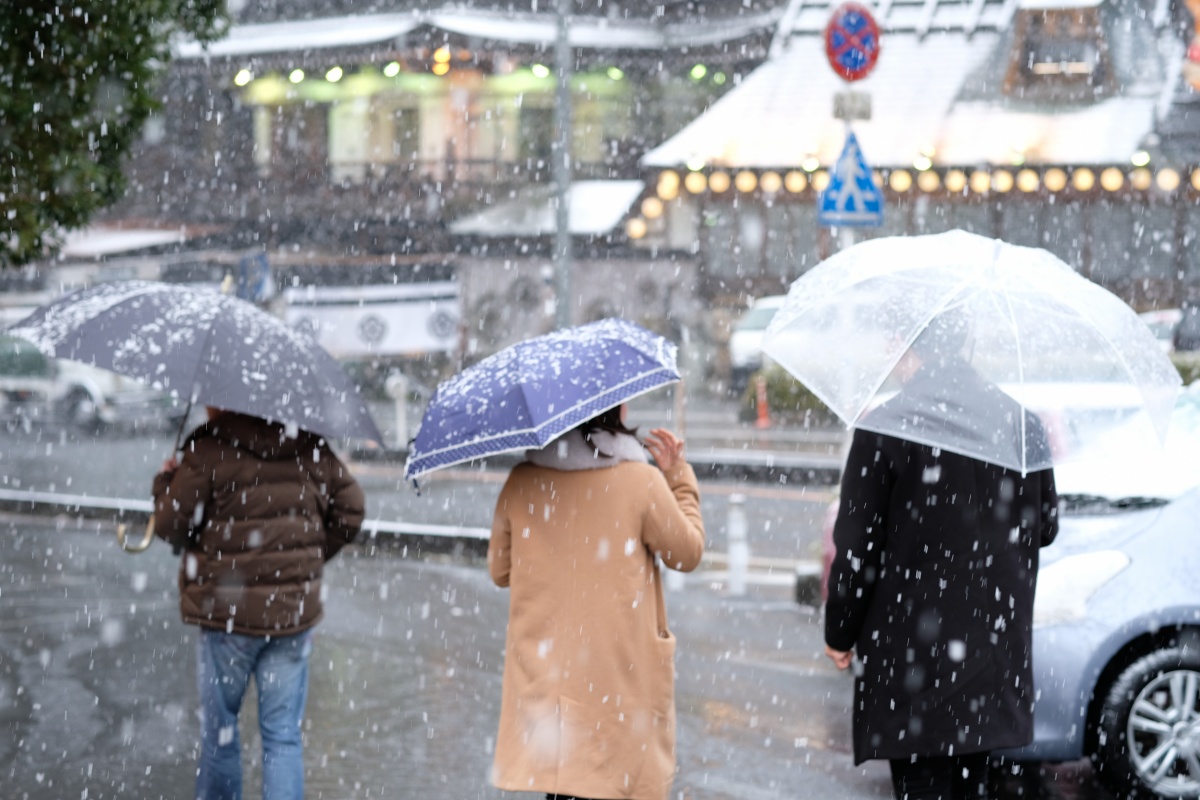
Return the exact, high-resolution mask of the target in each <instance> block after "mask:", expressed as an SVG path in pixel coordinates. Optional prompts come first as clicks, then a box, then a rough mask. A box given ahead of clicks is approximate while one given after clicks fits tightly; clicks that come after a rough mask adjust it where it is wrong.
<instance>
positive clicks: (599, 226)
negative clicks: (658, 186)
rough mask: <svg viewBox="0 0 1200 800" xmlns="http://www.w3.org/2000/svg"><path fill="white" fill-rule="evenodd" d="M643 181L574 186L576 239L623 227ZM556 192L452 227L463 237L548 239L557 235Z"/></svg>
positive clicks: (538, 190)
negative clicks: (539, 237)
mask: <svg viewBox="0 0 1200 800" xmlns="http://www.w3.org/2000/svg"><path fill="white" fill-rule="evenodd" d="M644 188H645V184H644V183H642V182H641V181H576V182H574V183H572V184H571V194H570V201H569V202H570V213H569V226H570V229H571V233H572V234H573V235H575V236H599V235H602V234H605V233H609V232H611V231H612V230H614V229H615V228H616V227H617V226H618V225H620V224H621V220H622V219H624V218H625V215H626V214H628V213H629V208H630V206H632V205H633V203H634V201H635V200H637V198H638V196H639V195H641V193H642V190H643V189H644ZM555 209H556V206H555V198H554V192H553V189H552V188H550V187H548V186H537V187H533V188H531V189H530V190H529V191H528V192H526V193H524V194H521V195H519V196H518V197H515V198H513V199H511V200H506V201H502V202H499V203H496V204H495V205H494V206H492V207H491V208H489V209H487V210H485V211H480V212H478V213H475V214H472V215H470V216H468V217H464V218H463V219H460V220H458V221H457V222H454V223H452V224H451V225H450V232H451V233H453V234H457V235H460V236H485V237H501V236H507V237H511V236H549V235H551V234H553V233H554V232H555Z"/></svg>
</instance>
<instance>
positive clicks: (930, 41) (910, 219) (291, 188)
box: [57, 0, 1200, 379]
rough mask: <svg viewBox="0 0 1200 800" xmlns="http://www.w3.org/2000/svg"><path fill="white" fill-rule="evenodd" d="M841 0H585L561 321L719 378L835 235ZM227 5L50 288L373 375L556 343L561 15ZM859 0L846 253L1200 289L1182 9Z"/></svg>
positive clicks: (185, 55)
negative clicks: (318, 355)
mask: <svg viewBox="0 0 1200 800" xmlns="http://www.w3.org/2000/svg"><path fill="white" fill-rule="evenodd" d="M1193 1H1194V0H1189V2H1193ZM834 5H835V4H831V3H830V2H828V0H707V2H703V3H701V2H694V1H691V2H685V1H684V0H678V1H674V0H667V1H666V2H660V3H655V4H647V3H631V2H628V3H614V2H609V0H602V2H593V1H592V0H588V2H577V3H575V6H574V13H573V14H572V16H571V17H570V19H569V23H570V44H571V51H572V53H573V57H574V63H573V64H572V69H573V72H574V77H573V78H572V82H571V89H572V91H571V95H572V103H573V128H572V132H571V142H572V154H571V155H572V160H571V167H572V174H573V184H572V186H571V191H570V197H571V204H570V210H571V214H570V228H571V232H572V240H573V244H574V264H573V268H572V269H573V281H572V285H573V291H572V294H573V298H572V317H573V320H574V321H576V322H583V321H588V320H591V319H596V318H600V317H603V316H608V315H613V314H620V315H622V316H625V317H628V318H630V319H634V320H636V321H638V322H641V323H643V324H646V325H648V326H649V327H652V328H655V329H657V330H659V331H661V332H663V333H666V334H670V335H672V336H674V337H676V338H679V339H682V340H684V341H686V342H688V343H689V345H690V347H688V348H685V349H684V352H685V353H687V354H689V355H688V358H691V359H692V362H691V363H688V364H685V369H687V370H688V371H689V372H691V373H692V374H693V375H702V376H704V377H708V378H717V379H721V378H723V377H725V370H726V369H727V365H726V364H725V363H724V361H723V357H722V353H723V346H724V342H725V340H726V339H727V337H728V327H729V320H730V319H731V318H732V317H733V316H734V315H736V313H738V312H739V311H741V310H744V309H745V308H746V306H747V305H748V303H749V302H750V301H751V299H753V298H755V297H760V296H763V295H768V294H774V293H778V292H781V291H783V290H784V289H785V288H786V286H787V285H788V283H790V282H791V281H792V280H794V279H795V278H796V277H797V276H799V275H800V274H801V273H802V272H803V271H804V270H806V269H808V268H810V267H811V266H813V265H815V264H816V263H817V262H818V261H819V260H820V259H821V258H823V257H825V256H827V255H829V254H830V253H831V252H832V251H833V250H834V249H835V248H836V247H837V246H838V245H839V240H838V238H837V237H836V236H833V235H831V233H830V231H829V230H827V229H822V228H820V227H818V226H817V224H816V200H817V197H818V194H819V192H820V190H821V189H822V188H824V185H825V182H827V181H828V169H829V167H830V166H831V165H832V164H833V162H834V161H835V160H836V158H837V155H838V153H839V152H840V150H841V147H842V144H843V141H844V136H845V123H843V122H841V121H839V120H836V119H834V116H833V103H834V95H835V94H836V93H837V92H838V91H841V90H842V89H844V88H845V84H843V83H842V81H841V79H840V78H838V77H837V76H835V75H834V73H833V72H832V70H831V69H830V68H829V66H828V64H827V63H826V61H825V55H824V44H823V41H822V36H821V33H822V30H823V28H824V26H825V23H826V21H827V20H828V18H829V15H830V13H831V11H832V9H833V7H834ZM230 8H231V12H232V14H233V16H234V20H235V24H234V26H233V28H232V30H231V32H230V35H229V36H228V37H227V38H226V39H224V40H222V41H220V42H218V43H215V44H213V45H211V46H209V47H208V48H207V49H203V48H201V47H200V46H198V45H196V44H194V43H190V42H186V41H181V42H178V43H177V45H176V47H175V51H176V56H177V58H176V61H175V62H174V63H173V65H172V67H171V71H170V76H169V79H168V80H167V81H166V83H165V85H164V86H163V87H162V99H163V108H162V110H161V113H159V114H157V115H156V116H155V117H154V118H153V119H152V120H151V122H150V123H149V124H148V125H147V126H146V128H145V133H144V136H143V141H142V142H141V144H140V145H139V147H138V149H137V152H135V153H134V155H133V157H132V158H131V159H130V161H129V172H130V176H131V180H130V187H131V188H130V191H129V193H128V195H127V196H126V198H125V199H124V200H123V201H122V202H121V203H120V204H119V205H118V206H116V207H114V208H112V209H110V210H109V211H108V212H107V213H106V214H105V215H104V217H103V219H101V220H100V221H99V223H98V227H97V228H96V229H93V230H92V231H90V232H89V233H88V235H86V236H82V237H79V238H78V239H77V240H75V241H73V242H72V243H71V244H69V246H68V248H67V249H66V251H65V255H64V258H63V260H62V261H60V263H59V264H58V266H57V269H58V271H59V272H58V274H59V282H60V283H67V284H69V283H70V282H71V281H73V280H80V281H82V280H88V279H94V278H95V276H96V275H97V273H99V274H100V275H101V277H103V276H105V275H107V276H111V277H120V276H130V275H135V274H136V275H141V276H146V277H163V278H165V279H168V280H182V281H196V282H210V281H215V282H219V281H221V280H224V279H225V276H231V277H232V278H233V279H234V280H235V281H236V282H237V284H238V288H239V290H240V291H241V293H242V294H243V295H244V296H247V297H249V298H250V299H253V300H257V301H260V302H272V303H275V304H278V305H279V306H280V313H282V314H284V315H285V316H287V317H288V318H290V319H293V320H294V322H295V324H304V325H310V326H315V328H314V330H316V331H318V333H320V331H321V330H324V331H325V338H324V341H326V343H327V345H328V346H329V347H330V349H331V350H333V351H334V352H335V354H339V355H342V356H343V357H346V358H350V359H360V360H364V361H371V360H372V359H373V360H374V361H375V362H379V363H382V364H383V368H387V367H388V366H389V365H391V364H392V363H393V362H395V361H396V360H400V361H403V360H404V359H406V358H407V359H413V358H426V357H427V356H428V355H429V353H430V352H435V353H440V354H442V355H443V356H444V357H445V358H446V359H463V358H465V359H475V358H478V357H480V356H482V355H486V354H487V353H490V352H492V351H494V350H495V349H497V348H499V347H501V346H503V345H505V344H508V343H509V342H511V341H513V340H515V339H517V338H520V337H522V336H527V335H530V334H534V333H540V332H543V331H545V330H547V329H549V328H550V327H552V326H553V324H554V314H553V308H554V300H555V298H554V282H553V268H554V267H553V243H554V233H555V200H554V195H553V191H552V185H551V180H552V176H551V163H552V159H553V157H554V155H555V153H554V142H555V140H556V139H555V137H556V132H555V122H554V102H555V99H554V90H555V64H554V62H553V57H554V40H555V24H556V18H555V15H554V13H553V11H554V3H553V2H552V0H521V1H520V2H473V3H458V4H447V5H445V6H442V5H440V4H431V3H427V2H425V3H418V2H405V1H404V0H392V1H391V2H388V1H387V0H376V2H370V3H364V2H354V1H353V0H303V2H276V1H275V0H258V2H235V3H231V4H230ZM875 13H876V17H877V19H878V20H879V23H880V26H881V28H882V29H883V31H884V33H883V46H882V55H881V57H880V60H879V63H878V65H877V67H876V69H875V70H874V72H873V73H872V74H871V75H870V77H868V78H867V79H866V80H864V81H862V82H860V83H859V84H856V85H855V87H854V88H855V89H856V90H859V91H862V92H864V93H867V94H869V96H870V101H871V117H870V119H869V120H866V121H861V122H856V123H855V125H854V129H855V131H856V133H857V135H858V137H859V141H860V142H861V144H862V148H863V151H864V154H865V155H866V158H867V159H868V162H869V163H870V164H871V165H872V166H873V167H874V169H875V179H876V182H877V183H878V184H879V185H880V186H881V187H882V190H883V191H884V193H885V198H886V203H887V206H886V211H885V222H884V225H883V227H881V228H878V229H868V230H863V231H860V232H858V236H859V237H860V238H862V237H865V236H877V235H892V234H900V233H928V232H936V231H941V230H946V229H950V228H955V227H958V228H964V229H966V230H971V231H976V232H980V233H985V234H988V235H993V236H998V237H1001V238H1005V239H1007V240H1009V241H1013V242H1017V243H1021V244H1030V245H1037V246H1041V247H1046V248H1048V249H1050V250H1052V251H1053V252H1055V253H1057V254H1058V255H1059V256H1061V257H1063V258H1064V259H1065V260H1066V261H1068V262H1069V263H1071V264H1072V265H1074V266H1075V267H1076V268H1077V269H1079V270H1080V271H1081V272H1083V274H1085V275H1087V276H1088V277H1090V278H1092V279H1094V280H1096V281H1098V282H1100V283H1102V284H1103V285H1105V286H1107V287H1109V288H1110V289H1112V290H1113V291H1116V292H1117V293H1118V294H1120V295H1121V296H1123V297H1125V298H1126V299H1127V300H1129V301H1130V302H1131V303H1132V304H1134V305H1135V306H1136V307H1138V308H1139V310H1141V309H1144V308H1150V307H1168V306H1176V305H1179V304H1180V303H1182V302H1184V301H1185V300H1189V299H1194V300H1197V301H1200V89H1197V86H1198V85H1200V79H1195V78H1194V74H1195V72H1196V71H1197V69H1200V66H1198V65H1200V45H1197V43H1196V42H1195V41H1193V37H1194V35H1195V30H1196V28H1195V24H1196V23H1195V18H1194V14H1195V13H1196V12H1195V10H1194V9H1193V10H1189V8H1188V6H1187V5H1186V3H1185V2H1184V0H1098V2H1093V0H1082V2H1081V1H1080V0H882V1H881V3H880V4H879V5H878V6H877V7H876V9H875ZM1189 45H1190V46H1191V49H1190V50H1189ZM1189 59H1191V61H1189ZM89 276H91V277H89ZM389 287H390V288H389ZM404 287H407V288H404ZM351 290H353V291H351ZM306 309H307V310H306ZM315 309H319V313H318V312H317V311H316V310H315ZM339 309H340V311H339ZM405 319H407V320H408V321H407V322H405V321H402V320H405ZM401 330H408V331H409V333H410V334H411V336H407V335H401V333H400V331H401ZM418 332H421V335H420V336H417V335H416V334H417V333H418ZM406 336H407V338H406ZM356 337H357V339H356ZM406 342H407V343H409V344H406Z"/></svg>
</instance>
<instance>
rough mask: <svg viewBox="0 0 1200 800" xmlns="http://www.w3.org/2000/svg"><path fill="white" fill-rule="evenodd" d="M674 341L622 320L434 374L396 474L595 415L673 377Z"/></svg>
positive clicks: (502, 446) (532, 440)
mask: <svg viewBox="0 0 1200 800" xmlns="http://www.w3.org/2000/svg"><path fill="white" fill-rule="evenodd" d="M675 353H676V348H675V345H673V344H671V343H670V342H669V341H667V340H666V339H664V338H663V337H661V336H658V335H656V334H653V333H651V332H650V331H648V330H646V329H644V328H641V327H638V326H637V325H634V324H633V323H632V322H628V321H626V320H623V319H605V320H601V321H599V322H593V323H590V324H588V325H580V326H577V327H574V328H566V329H564V330H561V331H556V332H554V333H549V334H546V335H544V336H538V337H536V338H533V339H528V340H526V341H524V342H519V343H517V344H515V345H512V346H511V347H508V348H506V349H504V350H501V351H500V352H499V353H496V354H495V355H493V356H489V357H488V358H485V359H484V360H483V361H480V362H479V363H478V364H476V365H475V366H473V367H470V368H469V369H466V370H463V371H462V372H460V373H459V374H458V375H455V376H454V377H453V378H450V379H449V380H447V381H444V382H443V383H441V384H440V385H439V386H438V388H437V391H436V392H435V393H434V395H433V399H432V400H430V402H429V407H428V408H427V409H426V410H425V416H424V418H423V419H422V420H421V428H420V430H419V431H418V432H417V436H416V438H415V439H414V441H413V444H412V448H411V450H410V451H409V456H408V463H407V464H405V467H404V476H405V478H408V479H413V478H416V477H418V476H420V475H422V474H424V473H426V472H430V471H432V470H435V469H439V468H441V467H447V466H450V465H452V464H459V463H462V462H464V461H470V460H471V459H474V458H481V457H483V456H489V455H495V454H496V453H503V452H506V451H508V450H521V449H525V448H529V447H543V446H545V445H546V444H548V443H549V442H551V441H552V440H554V439H556V438H558V437H559V436H561V435H562V434H564V433H566V432H567V431H569V430H571V429H572V428H574V427H575V426H577V425H579V424H580V423H582V422H586V421H587V420H589V419H591V418H592V417H594V416H596V415H597V414H599V413H601V412H603V411H607V410H608V409H610V408H612V407H614V406H618V405H620V404H621V403H624V402H625V401H627V400H629V399H631V398H634V397H637V396H638V395H640V394H644V393H646V392H649V391H651V390H652V389H656V388H658V387H659V386H665V385H666V384H668V383H674V382H675V381H677V380H679V370H678V368H677V367H676V365H675Z"/></svg>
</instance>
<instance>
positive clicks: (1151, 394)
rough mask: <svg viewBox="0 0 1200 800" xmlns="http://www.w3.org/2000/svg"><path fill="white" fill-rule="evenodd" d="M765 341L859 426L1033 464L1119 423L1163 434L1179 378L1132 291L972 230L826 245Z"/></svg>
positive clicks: (1075, 454) (1087, 444) (1089, 446)
mask: <svg viewBox="0 0 1200 800" xmlns="http://www.w3.org/2000/svg"><path fill="white" fill-rule="evenodd" d="M763 350H764V352H766V353H767V354H768V355H769V356H770V357H771V358H772V359H774V360H775V361H776V362H778V363H779V364H780V365H781V366H783V367H784V368H785V369H786V370H787V371H788V372H790V373H791V374H793V375H794V376H796V378H798V379H799V380H800V381H801V382H802V383H803V384H805V385H806V386H807V387H808V388H809V389H810V390H811V391H812V392H813V393H814V394H815V395H816V396H817V397H819V398H820V399H821V400H822V402H824V403H825V404H826V405H827V406H829V408H830V409H831V410H832V411H833V412H834V413H836V414H837V415H838V416H839V417H840V418H841V419H842V420H843V421H844V422H845V423H846V424H847V425H849V426H851V427H857V428H862V429H865V430H871V431H876V432H878V433H883V434H889V435H893V436H898V437H900V438H904V439H908V440H911V441H917V442H921V443H923V444H928V445H931V446H934V447H940V448H943V449H946V450H949V451H953V452H957V453H962V454H964V455H969V456H973V457H975V458H979V459H982V460H984V461H988V462H990V463H995V464H1000V465H1002V466H1005V467H1008V468H1011V469H1015V470H1019V471H1021V472H1032V471H1035V470H1039V469H1044V468H1046V467H1049V466H1052V465H1053V464H1055V463H1062V462H1064V461H1068V460H1071V459H1074V458H1079V457H1082V456H1083V454H1085V453H1086V454H1087V455H1089V456H1091V455H1095V454H1096V447H1095V443H1096V442H1098V441H1102V440H1103V439H1104V438H1105V437H1103V435H1102V434H1103V433H1104V432H1105V431H1106V430H1108V429H1111V428H1112V427H1114V426H1123V427H1124V429H1125V430H1129V429H1131V428H1133V429H1137V430H1140V431H1141V438H1142V440H1143V441H1146V442H1148V443H1158V442H1161V440H1162V437H1163V436H1164V435H1165V432H1166V429H1167V425H1168V423H1169V421H1170V415H1171V409H1172V406H1173V405H1174V402H1175V397H1176V395H1177V394H1178V392H1179V387H1180V384H1181V380H1180V377H1179V373H1178V372H1177V371H1176V370H1175V368H1174V367H1173V366H1172V364H1171V362H1170V360H1169V358H1168V357H1167V356H1166V355H1165V354H1164V353H1163V352H1162V350H1161V349H1160V348H1159V346H1158V344H1157V342H1156V341H1155V339H1154V336H1153V334H1152V333H1151V332H1150V330H1149V328H1147V327H1146V325H1145V323H1144V322H1142V321H1141V320H1140V319H1139V318H1138V316H1137V314H1135V313H1134V311H1133V309H1131V308H1130V307H1129V306H1128V305H1126V304H1125V303H1124V302H1123V301H1122V300H1120V299H1119V298H1118V297H1116V296H1115V295H1113V294H1111V293H1110V292H1108V291H1106V290H1105V289H1103V288H1101V287H1100V286H1098V285H1096V284H1094V283H1092V282H1091V281H1089V280H1087V279H1086V278H1083V277H1082V276H1080V275H1079V274H1078V273H1076V272H1075V271H1074V270H1072V269H1071V268H1070V267H1069V266H1067V265H1066V264H1065V263H1063V262H1062V261H1060V260H1059V259H1058V258H1056V257H1054V256H1053V255H1051V254H1050V253H1048V252H1046V251H1045V250H1039V249H1036V248H1029V247H1018V246H1015V245H1010V244H1007V243H1005V242H1001V241H999V240H995V239H987V238H984V237H982V236H976V235H974V234H969V233H965V232H963V231H950V232H948V233H942V234H937V235H933V236H912V237H893V238H882V239H874V240H871V241H867V242H863V243H861V244H857V245H854V246H853V247H850V248H847V249H846V250H844V251H842V252H841V253H838V254H837V255H835V256H833V257H831V258H829V259H827V260H826V261H824V262H822V263H821V264H819V265H818V266H817V267H815V268H814V269H813V270H811V271H810V272H808V273H807V274H805V275H804V276H803V277H801V278H800V279H798V280H797V281H796V282H795V283H793V284H792V288H791V291H790V292H789V294H788V298H787V301H786V303H785V304H784V306H783V308H781V309H780V311H779V312H778V313H777V314H776V315H775V318H774V320H773V321H772V323H771V326H770V327H769V328H768V329H767V332H766V335H765V337H764V342H763ZM914 375H915V376H916V379H914V378H913V376H914ZM997 390H998V391H997ZM1001 393H1002V394H1001ZM1005 395H1006V396H1007V398H1012V400H1015V401H1016V403H1017V404H1019V406H1020V407H1021V408H1023V409H1024V410H1025V411H1026V412H1031V414H1032V415H1036V418H1037V419H1036V420H1033V419H1032V417H1031V414H1030V413H1025V414H1022V413H1012V409H1013V408H1016V406H1014V405H1013V404H1012V403H1011V402H1010V401H1009V400H1008V399H1007V398H1006V397H1004V396H1005ZM1038 422H1040V426H1039V425H1038ZM1039 427H1040V428H1042V429H1044V431H1045V436H1042V435H1041V433H1040V432H1039V431H1037V430H1036V429H1037V428H1039Z"/></svg>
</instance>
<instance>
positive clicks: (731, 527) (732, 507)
mask: <svg viewBox="0 0 1200 800" xmlns="http://www.w3.org/2000/svg"><path fill="white" fill-rule="evenodd" d="M745 505H746V496H745V495H744V494H741V493H740V492H739V493H735V494H731V495H729V518H728V521H727V522H726V524H727V526H728V535H729V591H728V594H729V596H730V597H743V596H745V594H746V572H747V570H748V569H749V567H750V543H749V542H748V541H746V511H745Z"/></svg>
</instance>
